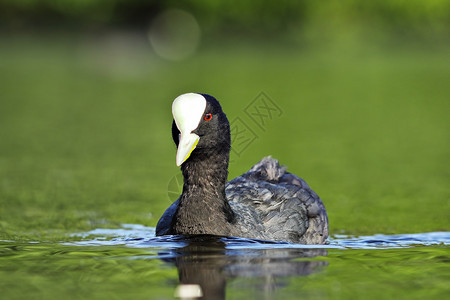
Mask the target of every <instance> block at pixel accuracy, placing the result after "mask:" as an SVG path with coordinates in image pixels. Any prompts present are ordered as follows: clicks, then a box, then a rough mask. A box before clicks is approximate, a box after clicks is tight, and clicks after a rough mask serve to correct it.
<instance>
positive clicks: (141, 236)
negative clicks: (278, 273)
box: [66, 224, 450, 250]
mask: <svg viewBox="0 0 450 300" xmlns="http://www.w3.org/2000/svg"><path fill="white" fill-rule="evenodd" d="M72 236H76V237H82V238H83V240H82V241H77V242H71V243H66V244H70V245H78V246H107V245H126V246H129V247H139V248H152V247H156V248H169V249H176V248H181V247H184V246H186V245H187V244H188V243H189V242H190V241H191V240H192V239H193V238H196V239H202V238H203V239H205V238H207V236H190V237H186V236H171V235H168V236H159V237H157V236H155V228H153V227H146V226H143V225H138V224H124V225H123V226H122V228H119V229H103V228H99V229H94V230H91V231H88V232H83V233H75V234H73V235H72ZM220 240H221V242H223V243H224V244H225V245H226V246H225V247H226V249H230V250H239V249H281V248H307V249H311V248H322V249H394V248H408V247H415V246H432V245H444V246H448V245H450V232H427V233H413V234H395V235H385V234H375V235H372V236H350V235H335V236H333V237H330V238H329V241H328V244H326V245H300V244H290V243H285V242H272V241H263V240H256V239H246V238H238V237H223V238H221V239H220Z"/></svg>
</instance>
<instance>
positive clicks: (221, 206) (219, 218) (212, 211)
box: [172, 148, 234, 235]
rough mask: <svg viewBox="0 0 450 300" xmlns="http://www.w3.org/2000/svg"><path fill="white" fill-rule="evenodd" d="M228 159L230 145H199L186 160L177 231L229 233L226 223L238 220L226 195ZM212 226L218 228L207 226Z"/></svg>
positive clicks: (176, 218) (176, 222)
mask: <svg viewBox="0 0 450 300" xmlns="http://www.w3.org/2000/svg"><path fill="white" fill-rule="evenodd" d="M227 150H228V151H227ZM228 161H229V149H226V148H225V149H221V148H218V149H215V150H214V151H213V152H211V149H209V150H208V151H203V150H202V149H196V150H195V153H192V154H191V156H190V157H189V159H188V160H187V161H186V162H184V163H183V164H182V166H181V171H182V173H183V177H184V184H183V193H182V194H181V197H180V203H179V206H178V210H177V212H176V217H175V218H174V220H176V221H175V224H172V226H173V229H174V231H175V233H176V234H183V233H184V232H183V231H186V232H189V233H194V234H216V235H227V232H226V230H225V227H227V225H229V224H230V223H232V222H233V221H234V212H233V211H232V210H231V207H230V205H229V203H228V201H227V199H226V195H225V185H226V183H227V176H228ZM221 227H223V228H221ZM211 228H217V232H210V231H209V230H207V229H211Z"/></svg>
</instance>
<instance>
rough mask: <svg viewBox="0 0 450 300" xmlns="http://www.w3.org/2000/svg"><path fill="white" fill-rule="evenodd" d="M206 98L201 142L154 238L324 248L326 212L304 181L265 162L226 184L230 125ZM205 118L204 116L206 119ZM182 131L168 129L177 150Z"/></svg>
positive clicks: (185, 167) (184, 168)
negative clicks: (200, 237) (207, 236)
mask: <svg viewBox="0 0 450 300" xmlns="http://www.w3.org/2000/svg"><path fill="white" fill-rule="evenodd" d="M201 95H202V96H203V97H204V98H205V99H206V108H205V111H204V115H205V116H206V115H208V114H211V115H212V116H211V120H209V121H205V120H206V119H203V118H202V119H201V121H200V123H199V124H198V127H197V128H196V129H195V130H194V131H193V133H195V134H197V135H198V136H199V137H200V139H199V142H198V144H197V146H196V147H195V149H194V150H193V151H192V153H191V154H190V156H189V158H188V159H187V160H186V161H184V162H183V163H182V165H181V171H182V173H183V177H184V184H183V192H182V194H181V196H180V197H179V198H178V200H177V201H175V202H174V203H173V204H172V205H171V206H170V207H169V208H168V209H167V210H166V211H165V213H164V214H163V216H162V217H161V219H160V220H159V222H158V225H157V227H156V235H166V234H183V235H191V234H212V235H221V236H237V237H245V238H254V239H263V240H273V241H286V242H292V243H302V244H323V243H325V242H326V239H327V237H328V218H327V213H326V210H325V207H324V205H323V203H322V201H321V200H320V198H319V197H318V196H317V194H315V193H314V191H312V190H311V189H310V188H309V186H308V185H307V184H306V182H305V181H303V180H302V179H300V178H299V177H297V176H295V175H294V174H291V173H288V172H286V168H285V167H283V166H280V165H279V163H278V161H277V160H275V159H272V158H270V157H265V158H263V159H262V160H261V161H260V162H259V163H257V164H256V165H254V166H253V167H252V168H251V169H250V170H249V171H248V172H247V173H245V174H243V175H241V176H239V177H237V178H235V179H233V180H231V181H230V182H227V175H228V162H229V153H230V143H231V138H230V125H229V122H228V119H227V117H226V115H225V113H224V112H223V111H222V108H221V106H220V104H219V102H218V101H217V100H216V99H215V98H214V97H212V96H209V95H206V94H201ZM205 118H206V117H205ZM179 136H180V131H179V130H178V128H177V125H176V124H175V121H174V122H173V125H172V137H173V140H174V142H175V144H176V145H177V146H178V143H179Z"/></svg>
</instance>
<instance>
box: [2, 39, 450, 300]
mask: <svg viewBox="0 0 450 300" xmlns="http://www.w3.org/2000/svg"><path fill="white" fill-rule="evenodd" d="M449 75H450V69H449V60H448V53H447V52H446V51H444V50H439V49H427V48H426V47H422V48H420V49H419V48H408V47H403V48H391V49H385V48H383V49H381V48H377V47H369V46H366V45H364V46H362V45H359V46H358V45H353V46H351V47H342V46H339V47H338V46H336V47H330V48H326V49H325V50H324V49H322V48H321V49H309V48H307V47H306V48H303V49H300V50H299V49H297V48H293V47H289V46H286V47H277V46H271V47H263V46H261V47H257V46H255V45H253V46H250V45H247V44H245V43H244V44H242V45H241V44H238V45H234V46H233V47H231V46H230V45H226V44H225V45H205V46H204V47H203V48H202V49H201V51H200V52H199V53H198V54H197V55H196V56H194V57H192V58H190V59H188V60H186V61H183V62H178V63H174V62H167V61H163V60H161V59H159V58H158V57H156V56H154V55H153V54H152V53H151V49H150V48H149V46H148V45H147V44H146V42H145V40H141V39H139V38H133V37H132V38H130V37H127V36H125V37H124V36H122V35H118V36H113V37H111V36H105V37H99V38H87V37H81V36H75V37H69V36H68V37H64V38H61V37H60V36H58V37H56V38H55V37H51V36H44V37H40V38H37V37H2V41H1V44H0V240H3V241H5V242H1V254H0V255H1V256H0V260H1V265H0V266H1V268H0V290H1V291H2V298H5V299H24V298H38V299H48V298H62V297H64V298H73V299H76V298H86V297H88V298H117V299H123V298H139V299H140V298H142V299H144V298H145V299H149V298H150V299H153V298H158V299H163V298H171V297H173V290H174V287H175V286H176V285H177V282H178V275H177V270H176V268H175V267H174V266H173V265H172V266H171V265H170V264H165V263H163V262H162V261H160V260H159V259H151V258H145V256H147V255H149V254H148V251H146V250H145V249H130V248H128V247H125V246H102V247H93V248H91V247H78V246H67V245H61V242H64V241H74V240H79V239H81V238H80V237H73V236H70V234H72V233H75V232H82V231H89V230H92V229H95V228H119V227H120V226H121V224H124V223H133V224H142V225H146V226H151V227H153V226H155V225H156V222H157V220H158V218H159V216H160V215H161V214H162V213H163V211H164V210H165V208H167V207H168V206H169V204H170V198H169V196H168V190H170V189H171V187H170V182H171V181H172V180H173V178H174V177H175V176H176V175H177V174H179V173H178V172H179V170H178V169H177V167H176V166H175V148H174V145H173V142H172V141H171V136H170V126H171V114H170V105H171V102H172V100H173V99H174V98H175V97H176V96H177V95H179V94H181V93H184V92H189V91H199V92H206V93H210V94H212V95H214V96H216V97H217V98H218V99H219V100H220V101H221V103H222V106H223V108H224V110H225V112H226V113H227V115H228V117H229V119H230V120H235V118H237V117H239V118H240V119H241V120H242V121H243V122H244V123H245V124H247V125H248V127H250V128H251V130H252V131H253V133H254V135H255V136H256V138H255V139H254V140H253V141H252V143H250V144H249V145H248V146H247V147H245V149H243V150H242V149H241V150H242V151H240V152H239V153H236V152H233V153H232V162H231V164H230V178H233V177H235V176H237V175H239V174H241V173H243V172H245V171H246V170H247V169H248V168H249V167H250V166H251V165H253V164H254V163H255V162H257V161H258V160H259V159H260V158H261V157H263V156H266V155H272V156H273V157H275V158H277V159H279V160H280V162H281V163H282V164H285V165H287V166H288V167H289V170H290V171H291V172H293V173H296V174H298V175H299V176H301V177H303V178H304V179H305V180H306V181H307V182H308V183H309V184H310V186H311V187H312V188H313V189H314V190H315V191H316V192H317V193H318V194H319V195H320V196H321V198H322V199H323V201H324V203H325V206H326V208H327V211H328V215H329V219H330V229H331V233H333V234H337V233H346V234H354V235H360V234H368V235H371V234H375V233H412V232H430V231H449V229H450V226H449V204H450V202H449V172H448V158H449V154H450V153H449V149H450V137H449V129H450V126H449V121H448V112H449V109H450V107H449V106H450V105H449V101H448V95H449V92H450V86H449V85H448V78H449ZM261 92H264V93H266V95H267V96H268V97H269V98H270V99H271V101H272V102H273V103H275V104H276V105H277V106H278V107H279V108H280V110H281V114H280V115H277V116H273V118H271V119H267V120H265V121H266V123H265V124H264V126H262V127H259V126H258V125H257V124H255V123H254V122H253V121H252V120H251V119H250V118H249V116H248V115H247V114H246V113H245V109H246V107H247V106H248V105H250V104H251V103H252V101H253V100H254V99H255V98H257V97H258V95H260V93H261ZM235 146H236V145H234V147H235ZM30 242H33V243H30ZM448 254H449V253H448V247H446V246H442V247H419V248H413V249H409V250H405V249H400V250H397V249H389V250H333V249H330V250H328V255H326V256H320V257H316V258H314V259H312V260H320V261H325V262H327V263H328V266H327V267H326V268H323V270H322V271H321V272H316V273H313V274H311V275H309V276H292V277H288V278H287V279H286V284H285V286H284V287H281V288H279V289H277V292H276V293H275V294H272V296H273V297H279V298H280V299H282V298H287V297H291V298H298V297H300V296H304V297H305V298H315V297H318V298H345V299H349V298H368V297H373V298H408V299H410V298H424V297H432V298H436V299H439V298H443V296H444V294H445V293H447V294H448V292H449V291H448V288H446V285H447V283H448V279H449V276H448V274H449V271H448V267H447V265H445V262H446V263H447V264H448ZM140 256H143V257H144V258H143V259H134V258H136V257H138V258H139V257H140ZM130 258H133V259H130ZM260 284H261V283H260V282H259V281H258V279H255V278H246V277H238V278H235V279H233V280H232V281H231V282H229V283H228V285H227V294H228V295H230V297H231V295H233V298H252V297H253V296H252V295H253V294H252V293H253V292H255V291H261V289H259V287H260ZM228 289H229V291H228ZM268 297H269V296H268ZM269 298H270V297H269Z"/></svg>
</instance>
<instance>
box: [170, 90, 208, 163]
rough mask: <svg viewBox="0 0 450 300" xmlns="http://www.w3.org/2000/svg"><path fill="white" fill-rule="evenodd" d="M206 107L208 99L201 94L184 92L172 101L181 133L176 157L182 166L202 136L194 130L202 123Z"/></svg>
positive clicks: (173, 111)
mask: <svg viewBox="0 0 450 300" xmlns="http://www.w3.org/2000/svg"><path fill="white" fill-rule="evenodd" d="M205 109H206V99H205V97H203V96H202V95H200V94H194V93H188V94H183V95H181V96H178V97H177V98H176V99H175V100H174V101H173V103H172V115H173V119H174V120H175V124H176V125H177V127H178V130H179V131H180V133H181V134H180V141H179V143H178V150H177V157H176V163H177V166H181V164H182V163H184V162H185V161H186V160H187V159H188V158H189V156H190V155H191V153H192V151H194V149H195V147H196V146H197V144H198V141H199V140H200V137H199V136H198V135H196V134H195V133H192V131H194V130H195V129H197V127H198V124H200V121H201V119H202V116H203V114H204V112H205Z"/></svg>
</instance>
